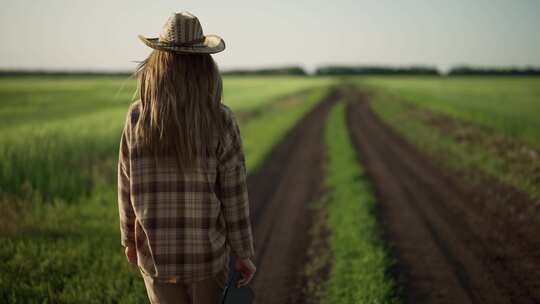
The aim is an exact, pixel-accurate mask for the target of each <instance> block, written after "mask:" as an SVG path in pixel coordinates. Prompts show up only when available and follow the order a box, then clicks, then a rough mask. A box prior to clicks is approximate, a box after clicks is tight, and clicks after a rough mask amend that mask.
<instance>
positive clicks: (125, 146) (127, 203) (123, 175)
mask: <svg viewBox="0 0 540 304" xmlns="http://www.w3.org/2000/svg"><path fill="white" fill-rule="evenodd" d="M130 110H131V109H130ZM130 113H131V111H128V115H127V117H126V121H125V124H124V129H123V131H122V137H121V138H120V148H119V153H118V211H119V215H120V236H121V244H122V246H124V247H126V246H128V245H132V244H134V243H135V212H134V210H133V205H132V204H131V191H130V162H129V145H130V134H129V130H130Z"/></svg>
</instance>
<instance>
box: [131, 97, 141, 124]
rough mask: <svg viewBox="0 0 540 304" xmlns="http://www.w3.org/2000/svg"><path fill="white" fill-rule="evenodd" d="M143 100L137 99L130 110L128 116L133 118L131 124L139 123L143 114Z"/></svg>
mask: <svg viewBox="0 0 540 304" xmlns="http://www.w3.org/2000/svg"><path fill="white" fill-rule="evenodd" d="M141 106H142V104H141V100H140V99H137V100H135V101H133V102H132V103H131V104H130V105H129V108H128V115H129V116H130V117H131V124H135V123H137V121H138V120H139V115H140V113H141Z"/></svg>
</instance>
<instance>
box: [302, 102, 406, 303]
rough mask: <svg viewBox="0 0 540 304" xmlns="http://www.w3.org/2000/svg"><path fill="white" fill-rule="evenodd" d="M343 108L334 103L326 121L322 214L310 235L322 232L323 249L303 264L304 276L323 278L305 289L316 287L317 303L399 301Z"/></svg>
mask: <svg viewBox="0 0 540 304" xmlns="http://www.w3.org/2000/svg"><path fill="white" fill-rule="evenodd" d="M345 112H346V105H345V103H344V102H339V103H338V104H337V105H336V106H335V107H334V109H333V110H332V111H331V112H330V114H329V118H328V121H327V127H326V132H325V141H326V148H327V150H326V151H327V163H326V165H325V171H326V179H325V186H326V189H327V196H326V197H325V198H323V200H322V201H321V202H319V203H318V204H317V206H318V208H319V212H320V215H321V216H319V217H318V219H319V222H316V223H315V235H312V237H313V236H314V237H315V238H317V235H316V234H318V233H320V232H321V231H322V232H324V231H326V232H327V238H328V240H327V242H328V244H327V245H326V246H327V247H328V249H326V250H324V249H323V251H322V252H316V253H315V256H316V258H315V259H311V262H310V263H309V264H308V266H307V268H306V272H307V275H308V281H309V280H310V278H309V275H313V274H316V273H320V272H321V270H323V271H322V272H325V271H324V269H325V268H328V269H327V270H326V271H327V272H328V273H327V276H328V278H327V281H326V282H322V283H321V282H319V283H317V282H315V285H317V284H318V285H319V286H311V287H308V291H312V292H313V291H315V292H316V293H317V295H316V297H318V298H319V299H320V303H337V304H339V303H399V299H398V297H397V296H396V290H395V284H394V282H393V279H392V278H391V277H390V276H389V274H388V270H389V268H390V267H391V265H392V259H391V258H390V257H389V254H388V252H387V249H386V247H385V246H384V244H383V241H382V240H381V234H380V230H379V226H378V223H377V219H376V215H375V212H374V211H375V208H376V201H375V198H374V194H373V190H372V188H371V186H370V183H369V181H368V178H367V177H366V175H365V171H364V169H363V168H362V166H361V164H360V163H359V161H358V159H357V155H356V151H355V150H354V148H353V146H352V145H351V141H350V135H349V132H348V130H347V125H346V120H345V119H346V118H345ZM320 221H322V222H320ZM321 225H322V226H323V227H321ZM312 233H313V232H312ZM318 242H320V240H319V241H318ZM324 247H325V246H323V248H324ZM327 250H328V251H329V252H327ZM327 263H330V265H325V264H327ZM314 279H315V280H317V279H316V278H314ZM308 284H309V283H308Z"/></svg>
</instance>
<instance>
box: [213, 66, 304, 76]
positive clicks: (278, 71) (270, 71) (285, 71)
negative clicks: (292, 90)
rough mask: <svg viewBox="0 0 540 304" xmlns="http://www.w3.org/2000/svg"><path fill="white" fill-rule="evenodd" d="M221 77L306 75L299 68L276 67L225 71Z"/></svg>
mask: <svg viewBox="0 0 540 304" xmlns="http://www.w3.org/2000/svg"><path fill="white" fill-rule="evenodd" d="M222 74H223V75H297V76H304V75H307V73H306V71H305V70H304V69H303V68H302V67H299V66H290V67H277V68H266V69H236V70H227V71H224V72H223V73H222Z"/></svg>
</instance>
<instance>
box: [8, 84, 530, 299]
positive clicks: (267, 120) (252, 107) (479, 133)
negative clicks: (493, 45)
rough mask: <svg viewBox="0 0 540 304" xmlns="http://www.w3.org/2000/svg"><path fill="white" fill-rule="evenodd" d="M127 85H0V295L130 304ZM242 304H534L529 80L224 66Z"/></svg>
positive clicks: (141, 295)
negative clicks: (245, 293)
mask: <svg viewBox="0 0 540 304" xmlns="http://www.w3.org/2000/svg"><path fill="white" fill-rule="evenodd" d="M135 88H136V86H135V81H134V80H133V79H130V78H127V77H126V78H121V77H101V76H100V77H78V76H77V77H56V76H55V77H13V78H7V77H5V78H0V211H1V212H0V259H1V260H2V262H1V263H0V302H1V303H145V302H147V296H146V291H145V287H144V284H143V281H142V279H141V278H140V275H139V271H138V269H137V268H136V267H133V266H130V265H129V264H128V263H127V261H126V259H125V256H124V254H123V248H122V247H121V245H120V235H119V223H118V209H117V188H116V186H117V176H116V174H117V171H116V170H117V159H118V144H119V140H120V134H121V130H122V127H123V123H124V121H125V120H124V119H125V115H126V111H127V109H128V105H129V104H130V103H131V101H132V100H133V96H134V91H135ZM224 103H225V104H227V105H229V106H230V107H231V108H232V109H233V111H234V113H235V115H236V117H237V119H238V121H239V124H240V129H241V135H242V139H243V148H244V151H245V154H246V161H247V170H248V175H249V176H248V181H247V182H248V188H249V198H250V210H251V211H250V212H251V218H252V223H253V232H254V239H255V257H254V262H255V263H256V265H257V267H258V271H257V274H256V276H255V279H254V281H253V283H252V284H251V285H252V287H253V289H254V290H255V293H256V303H259V304H261V303H263V304H264V303H280V304H281V303H436V302H437V303H438V302H444V303H511V302H516V303H521V302H523V303H535V302H539V301H540V294H539V293H538V288H537V287H538V286H539V285H538V284H540V260H539V258H538V252H540V239H538V237H537V235H538V233H540V120H538V117H540V78H534V77H496V78H488V77H412V76H411V77H345V78H338V77H292V76H291V77H289V76H226V77H225V78H224Z"/></svg>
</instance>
